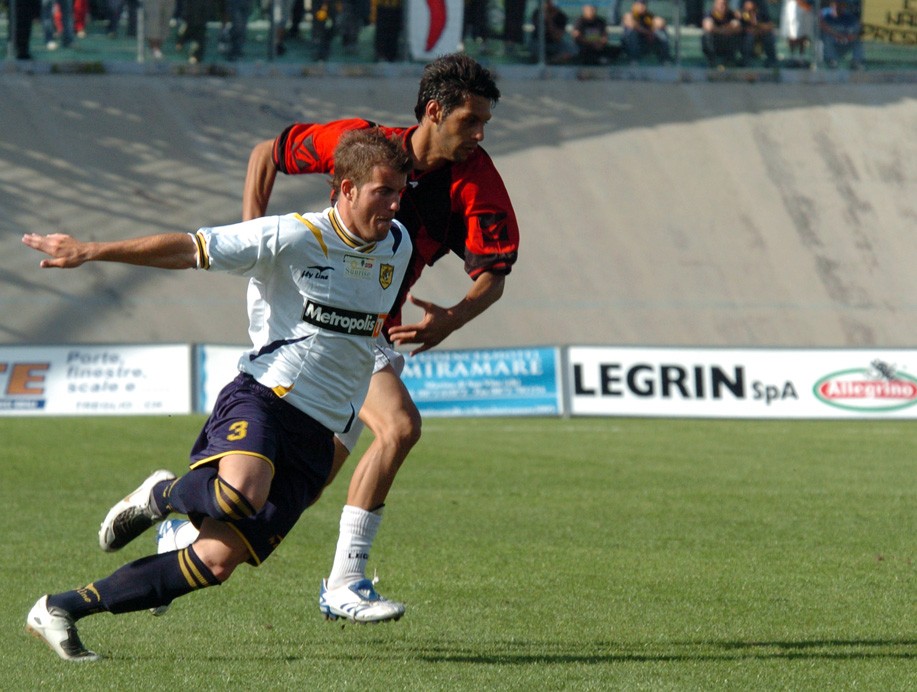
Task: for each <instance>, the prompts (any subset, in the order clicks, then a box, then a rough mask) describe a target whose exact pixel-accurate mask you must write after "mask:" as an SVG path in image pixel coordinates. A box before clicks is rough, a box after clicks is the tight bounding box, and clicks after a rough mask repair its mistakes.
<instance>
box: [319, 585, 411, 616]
mask: <svg viewBox="0 0 917 692" xmlns="http://www.w3.org/2000/svg"><path fill="white" fill-rule="evenodd" d="M318 608H319V610H321V612H322V615H324V616H325V619H326V620H337V619H338V618H344V619H345V620H351V621H352V622H386V621H388V620H400V619H401V616H402V615H404V604H403V603H398V602H397V601H390V600H388V599H387V598H384V597H383V596H380V595H379V592H377V591H376V589H375V587H374V586H373V582H372V581H371V580H369V579H361V580H359V581H355V582H353V583H351V584H345V585H344V586H339V587H338V588H336V589H329V588H328V581H327V580H326V579H322V586H321V589H319V592H318Z"/></svg>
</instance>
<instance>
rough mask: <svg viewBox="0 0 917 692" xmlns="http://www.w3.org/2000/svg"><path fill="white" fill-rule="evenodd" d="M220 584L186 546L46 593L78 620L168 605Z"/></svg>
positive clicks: (51, 604)
mask: <svg viewBox="0 0 917 692" xmlns="http://www.w3.org/2000/svg"><path fill="white" fill-rule="evenodd" d="M219 584H220V582H219V581H218V580H217V578H216V577H214V576H213V573H212V572H211V571H210V569H209V568H208V567H207V565H205V564H204V563H203V561H202V560H201V559H200V558H199V557H198V556H197V554H196V553H195V552H194V549H193V547H188V548H185V549H184V550H177V551H173V552H169V553H163V554H161V555H150V556H148V557H144V558H141V559H139V560H135V561H134V562H130V563H128V564H126V565H124V566H123V567H121V568H120V569H118V570H116V571H115V572H114V573H113V574H111V575H110V576H108V577H105V578H104V579H99V580H98V581H95V582H93V583H91V584H89V585H88V586H86V587H84V588H82V589H77V590H75V591H66V592H64V593H60V594H54V595H53V596H49V597H48V606H49V607H57V608H62V609H64V610H65V611H67V612H68V613H69V614H70V615H71V616H72V617H73V619H74V620H79V619H80V618H82V617H85V616H87V615H92V614H93V613H98V612H102V611H108V612H109V613H128V612H131V611H135V610H144V609H146V608H156V607H158V606H161V605H168V604H169V603H171V602H172V601H173V600H174V599H176V598H178V597H179V596H184V595H185V594H187V593H191V592H192V591H197V590H198V589H203V588H206V587H208V586H219Z"/></svg>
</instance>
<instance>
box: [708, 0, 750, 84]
mask: <svg viewBox="0 0 917 692" xmlns="http://www.w3.org/2000/svg"><path fill="white" fill-rule="evenodd" d="M702 28H703V33H702V34H701V48H702V49H703V51H704V56H706V58H707V64H708V65H709V66H710V67H719V68H722V67H724V66H726V65H733V64H735V63H736V62H737V58H738V55H739V49H740V47H741V42H742V22H741V21H739V13H738V12H736V11H735V10H732V9H731V8H730V7H729V4H728V3H727V2H726V0H713V6H712V7H711V8H710V12H709V13H708V14H707V16H706V17H704V22H703V26H702Z"/></svg>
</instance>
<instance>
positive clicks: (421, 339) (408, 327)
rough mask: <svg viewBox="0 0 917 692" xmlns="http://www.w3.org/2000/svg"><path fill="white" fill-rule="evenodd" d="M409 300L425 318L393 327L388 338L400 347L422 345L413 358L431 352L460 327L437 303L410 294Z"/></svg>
mask: <svg viewBox="0 0 917 692" xmlns="http://www.w3.org/2000/svg"><path fill="white" fill-rule="evenodd" d="M408 300H409V301H411V303H413V304H414V305H416V306H417V307H419V308H420V309H421V310H423V312H424V315H423V318H422V319H421V320H420V322H416V323H415V324H402V325H400V326H398V327H392V328H391V329H390V330H389V332H388V336H389V338H390V339H391V340H392V343H394V344H396V345H398V346H400V345H402V344H420V346H418V347H417V348H415V349H414V350H413V351H411V355H412V356H413V355H416V354H418V353H422V352H423V351H429V350H430V349H431V348H433V347H434V346H437V345H438V344H440V343H441V342H442V341H443V339H445V338H446V337H447V336H449V335H450V334H451V333H452V332H454V331H455V330H456V329H458V327H459V326H460V325H457V324H456V323H455V318H454V317H453V316H452V313H451V312H450V311H448V310H446V309H445V308H442V307H440V306H439V305H436V304H435V303H430V302H428V301H426V300H421V299H420V298H415V297H414V296H413V295H411V294H410V293H408Z"/></svg>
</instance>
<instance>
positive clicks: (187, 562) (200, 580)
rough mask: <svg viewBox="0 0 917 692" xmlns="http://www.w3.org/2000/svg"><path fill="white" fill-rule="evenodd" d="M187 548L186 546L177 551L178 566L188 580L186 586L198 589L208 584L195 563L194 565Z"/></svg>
mask: <svg viewBox="0 0 917 692" xmlns="http://www.w3.org/2000/svg"><path fill="white" fill-rule="evenodd" d="M188 550H189V549H188V548H183V549H182V550H179V551H178V567H179V569H181V573H182V575H183V576H184V577H185V581H187V582H188V586H190V587H191V588H192V589H200V588H203V587H205V586H208V585H209V584H208V582H207V579H206V577H204V575H203V574H201V571H200V570H199V569H198V568H197V565H195V564H194V561H193V560H192V559H191V558H190V557H189V555H188Z"/></svg>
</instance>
